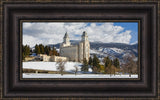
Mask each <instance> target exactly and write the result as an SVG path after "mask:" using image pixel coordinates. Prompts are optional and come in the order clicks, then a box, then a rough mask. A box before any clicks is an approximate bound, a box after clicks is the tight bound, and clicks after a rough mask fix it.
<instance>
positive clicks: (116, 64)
mask: <svg viewBox="0 0 160 100" xmlns="http://www.w3.org/2000/svg"><path fill="white" fill-rule="evenodd" d="M113 65H114V66H115V67H116V68H120V65H119V60H118V58H116V59H114V60H113Z"/></svg>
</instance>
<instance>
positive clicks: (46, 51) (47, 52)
mask: <svg viewBox="0 0 160 100" xmlns="http://www.w3.org/2000/svg"><path fill="white" fill-rule="evenodd" d="M49 51H50V50H49V47H48V46H45V47H44V52H45V54H47V55H49Z"/></svg>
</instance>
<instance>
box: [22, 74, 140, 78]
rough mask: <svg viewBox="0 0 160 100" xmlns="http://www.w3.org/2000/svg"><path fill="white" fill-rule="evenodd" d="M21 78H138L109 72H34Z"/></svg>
mask: <svg viewBox="0 0 160 100" xmlns="http://www.w3.org/2000/svg"><path fill="white" fill-rule="evenodd" d="M23 78H138V75H131V77H129V75H115V76H114V75H111V76H110V75H109V74H78V75H74V74H64V75H63V76H62V75H60V74H42V73H41V74H39V73H38V74H36V73H23Z"/></svg>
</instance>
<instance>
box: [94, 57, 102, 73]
mask: <svg viewBox="0 0 160 100" xmlns="http://www.w3.org/2000/svg"><path fill="white" fill-rule="evenodd" d="M99 63H100V61H99V59H98V58H97V56H96V55H94V56H93V67H96V68H94V69H97V70H96V71H97V72H98V71H99V69H100V65H99ZM96 71H94V72H96Z"/></svg>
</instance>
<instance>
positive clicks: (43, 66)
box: [23, 62, 138, 78]
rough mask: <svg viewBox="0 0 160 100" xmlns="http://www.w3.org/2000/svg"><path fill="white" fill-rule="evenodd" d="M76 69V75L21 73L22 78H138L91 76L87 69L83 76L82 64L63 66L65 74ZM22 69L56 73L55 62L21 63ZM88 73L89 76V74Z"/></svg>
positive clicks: (135, 76)
mask: <svg viewBox="0 0 160 100" xmlns="http://www.w3.org/2000/svg"><path fill="white" fill-rule="evenodd" d="M74 66H77V67H78V72H77V73H78V74H77V75H75V74H64V75H63V76H61V75H60V74H48V73H23V78H138V75H131V77H129V75H115V76H114V75H111V76H110V75H109V74H93V73H92V69H91V68H89V72H88V73H86V74H84V73H83V72H81V67H82V64H81V63H79V62H67V63H66V64H65V71H66V72H71V73H72V72H74V71H73V70H75V67H74ZM23 69H34V70H36V69H37V70H46V71H57V65H56V62H23ZM89 73H90V74H89Z"/></svg>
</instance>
